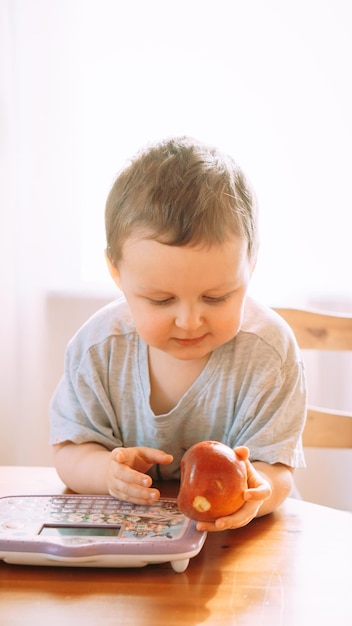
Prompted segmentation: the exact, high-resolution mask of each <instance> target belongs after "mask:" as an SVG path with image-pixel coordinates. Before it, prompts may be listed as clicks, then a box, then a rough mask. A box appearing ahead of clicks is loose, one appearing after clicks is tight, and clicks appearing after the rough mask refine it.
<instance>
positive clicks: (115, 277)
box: [105, 251, 121, 289]
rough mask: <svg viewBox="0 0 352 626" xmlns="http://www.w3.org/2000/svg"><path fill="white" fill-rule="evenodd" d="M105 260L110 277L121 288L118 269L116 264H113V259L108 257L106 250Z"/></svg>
mask: <svg viewBox="0 0 352 626" xmlns="http://www.w3.org/2000/svg"><path fill="white" fill-rule="evenodd" d="M105 260H106V263H107V266H108V270H109V273H110V276H111V278H112V279H113V281H114V283H115V284H116V285H117V287H118V288H119V289H121V280H120V273H119V270H118V269H117V267H116V265H114V263H113V261H112V260H111V259H110V257H109V256H108V254H107V252H106V251H105Z"/></svg>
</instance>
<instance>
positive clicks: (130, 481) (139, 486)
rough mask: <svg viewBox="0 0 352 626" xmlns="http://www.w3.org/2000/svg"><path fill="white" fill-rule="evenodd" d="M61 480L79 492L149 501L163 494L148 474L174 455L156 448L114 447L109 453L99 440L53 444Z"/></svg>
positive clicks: (143, 501) (141, 501)
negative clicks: (95, 441) (152, 468)
mask: <svg viewBox="0 0 352 626" xmlns="http://www.w3.org/2000/svg"><path fill="white" fill-rule="evenodd" d="M53 449H54V460H55V467H56V470H57V472H58V474H59V476H60V478H61V480H62V481H63V482H64V483H65V485H67V486H68V487H69V488H70V489H72V490H73V491H76V492H78V493H95V494H108V493H109V494H110V495H112V496H114V497H115V498H118V499H120V500H127V501H129V502H134V503H135V504H150V503H151V502H154V501H155V500H157V499H158V498H159V497H160V492H159V491H158V489H151V488H150V486H151V484H152V479H151V477H150V476H148V475H147V474H145V472H147V471H148V469H149V468H150V467H151V466H152V465H154V464H155V463H159V464H163V465H165V464H168V463H171V461H172V456H171V455H170V454H166V453H165V452H163V451H162V450H155V449H154V448H148V447H146V446H143V447H135V448H115V449H114V450H112V452H110V451H109V450H107V449H106V448H105V447H104V446H102V445H100V444H98V443H82V444H75V443H72V442H71V441H65V442H64V443H61V444H58V445H55V446H53Z"/></svg>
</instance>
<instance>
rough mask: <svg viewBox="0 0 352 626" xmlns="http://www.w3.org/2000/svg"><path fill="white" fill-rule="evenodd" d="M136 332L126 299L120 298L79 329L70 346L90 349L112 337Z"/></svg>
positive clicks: (100, 310)
mask: <svg viewBox="0 0 352 626" xmlns="http://www.w3.org/2000/svg"><path fill="white" fill-rule="evenodd" d="M134 330H135V328H134V323H133V318H132V315H131V312H130V309H129V307H128V305H127V303H126V300H125V298H124V297H123V296H120V297H118V298H117V299H116V300H113V301H112V302H110V303H108V304H106V305H105V306H104V307H102V308H101V309H99V310H98V311H96V312H95V313H93V315H92V316H91V317H90V318H89V319H88V320H87V321H86V322H85V323H84V324H83V325H82V326H81V327H80V328H79V329H78V331H77V332H76V334H75V335H74V336H73V338H72V339H71V342H70V344H75V345H79V346H80V347H81V348H82V347H83V346H85V348H87V349H89V347H91V346H93V345H96V344H99V343H102V342H104V341H106V340H109V338H111V337H117V336H121V337H123V336H126V335H129V334H130V333H133V332H134Z"/></svg>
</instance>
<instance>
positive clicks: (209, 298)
mask: <svg viewBox="0 0 352 626" xmlns="http://www.w3.org/2000/svg"><path fill="white" fill-rule="evenodd" d="M230 295H231V294H229V293H226V294H225V295H223V296H217V297H212V296H204V300H205V302H208V304H217V303H218V302H225V301H226V300H228V298H229V297H230Z"/></svg>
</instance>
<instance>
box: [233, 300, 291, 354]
mask: <svg viewBox="0 0 352 626" xmlns="http://www.w3.org/2000/svg"><path fill="white" fill-rule="evenodd" d="M240 332H241V333H243V334H249V335H252V336H253V335H254V336H256V337H257V338H259V339H260V340H262V341H263V342H265V343H266V344H267V345H268V346H271V347H272V348H273V349H275V350H276V351H277V352H279V353H280V354H281V356H284V354H287V352H288V351H290V350H292V349H293V350H294V351H296V349H297V344H296V340H295V337H294V334H293V332H292V330H291V328H290V327H289V325H288V324H287V322H285V320H284V319H282V317H281V316H280V315H278V313H276V311H274V310H273V309H272V308H270V307H269V306H267V305H265V304H262V303H260V302H258V301H257V300H254V299H253V298H249V297H248V298H247V300H246V304H245V310H244V315H243V321H242V325H241V331H240Z"/></svg>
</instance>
